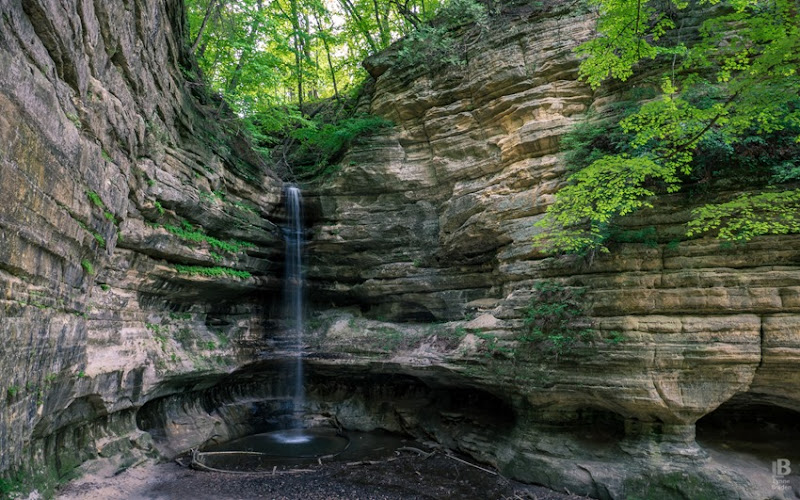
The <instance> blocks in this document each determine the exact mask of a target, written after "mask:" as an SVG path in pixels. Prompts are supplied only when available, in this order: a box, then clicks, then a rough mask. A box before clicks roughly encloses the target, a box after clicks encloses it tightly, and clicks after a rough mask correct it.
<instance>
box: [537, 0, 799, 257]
mask: <svg viewBox="0 0 800 500" xmlns="http://www.w3.org/2000/svg"><path fill="white" fill-rule="evenodd" d="M590 3H591V4H592V5H593V6H595V7H596V8H597V9H598V12H599V20H598V23H597V35H596V37H595V38H594V39H592V40H591V41H589V42H586V43H584V44H582V45H581V46H580V47H579V48H578V50H577V52H578V53H579V54H580V55H581V56H583V57H584V60H583V62H582V64H581V69H580V75H581V78H582V79H583V80H584V81H586V82H588V83H589V84H590V85H591V86H592V87H593V88H597V87H598V86H600V85H602V84H603V83H604V82H605V81H607V80H609V79H617V80H622V81H625V80H627V79H628V78H630V77H631V76H633V75H634V74H635V72H636V70H637V69H639V68H640V67H641V66H642V64H643V62H644V61H645V60H653V59H654V60H655V61H654V62H653V63H650V65H658V67H663V68H666V71H665V72H664V75H663V77H662V80H661V84H660V90H661V95H660V96H659V97H658V98H656V99H653V100H650V101H649V102H646V103H645V104H643V105H642V106H641V107H640V108H639V110H638V111H637V112H635V113H633V114H631V115H629V116H627V117H626V118H624V119H623V120H622V121H621V122H620V123H619V126H620V128H621V130H622V131H623V132H624V133H625V134H627V135H628V136H629V148H628V151H625V152H621V153H616V154H607V155H604V156H602V157H600V158H597V159H594V160H593V161H592V162H591V163H590V164H589V165H587V166H586V167H584V168H582V169H580V170H578V171H576V172H575V173H573V174H572V175H571V176H570V177H569V179H568V180H569V183H568V185H567V186H566V187H565V188H563V189H562V190H561V191H560V192H559V193H558V195H557V199H556V202H555V203H554V204H553V205H552V206H551V207H550V209H549V210H548V213H547V215H546V216H545V218H544V219H543V220H542V221H540V222H539V223H538V226H539V227H541V228H542V229H543V231H542V233H540V234H539V235H537V237H536V238H535V242H536V244H538V245H541V246H543V247H545V248H547V249H548V250H550V251H553V252H576V253H582V252H595V251H598V250H600V251H607V248H606V246H605V242H606V240H607V238H608V234H609V227H610V226H611V225H612V224H613V223H614V221H615V219H617V218H618V217H621V216H625V215H627V214H630V213H632V212H634V211H635V210H638V209H639V208H642V207H648V206H651V202H650V201H649V199H650V198H651V197H652V196H653V195H654V194H656V193H659V192H675V191H678V190H679V189H680V188H681V186H682V184H684V183H685V182H686V181H687V180H689V179H691V178H692V176H695V177H696V176H697V175H698V173H699V168H698V167H699V166H700V165H702V164H703V161H704V160H703V159H702V158H700V159H698V155H699V154H702V155H701V156H706V155H705V154H704V153H706V152H707V151H708V150H709V148H712V149H713V147H716V150H717V151H722V152H725V150H726V149H729V150H730V151H734V150H736V149H737V148H739V149H740V150H742V149H745V148H746V146H747V144H748V143H751V142H752V140H753V138H760V139H762V140H766V139H765V138H767V139H770V140H782V139H785V138H786V137H791V138H792V140H793V141H795V144H794V145H793V146H789V147H788V150H789V151H791V153H790V154H788V155H786V156H788V157H789V158H791V157H792V156H794V157H795V158H796V156H797V155H796V153H798V152H800V149H799V148H797V141H800V75H799V74H798V68H799V67H800V18H798V15H799V13H798V6H797V3H796V2H795V1H794V0H699V1H697V2H685V1H681V0H672V1H671V2H666V3H665V2H656V1H634V0H591V2H590ZM691 15H694V16H702V17H703V18H704V19H705V20H704V21H703V22H702V23H701V25H700V27H699V29H697V30H696V32H691V30H684V29H681V28H679V20H680V19H684V18H686V17H688V16H691ZM709 89H711V90H710V91H709ZM715 145H716V146H715ZM728 154H729V153H728ZM769 159H770V160H775V161H762V162H760V165H761V166H765V167H766V168H768V169H774V170H775V172H774V175H773V176H772V182H773V183H774V182H780V181H782V180H784V181H785V180H796V179H797V177H795V175H796V172H797V171H798V169H797V165H796V164H795V163H794V162H793V161H792V160H791V159H786V158H782V157H781V155H780V154H773V155H772V156H770V158H769ZM776 162H777V163H776ZM734 163H735V162H734ZM740 163H741V162H740ZM722 175H725V172H723V173H722ZM751 175H753V176H754V177H757V173H755V172H751ZM781 175H782V176H783V177H781ZM798 197H800V191H798V190H796V189H795V190H788V191H785V190H784V191H775V192H767V193H763V194H759V195H753V194H742V195H741V196H740V197H738V198H737V199H735V200H733V201H730V202H726V203H722V204H717V205H713V204H710V205H706V206H705V207H702V208H700V209H698V210H697V211H695V214H694V215H695V218H694V220H693V221H692V222H691V223H690V225H689V227H690V229H689V235H696V234H701V233H705V232H715V233H717V235H718V236H719V237H720V238H723V239H732V240H738V241H746V240H748V239H750V238H752V237H753V236H757V235H761V234H776V233H777V234H780V233H787V232H800V226H798V222H797V217H796V216H795V213H796V209H797V208H798V201H797V200H798Z"/></svg>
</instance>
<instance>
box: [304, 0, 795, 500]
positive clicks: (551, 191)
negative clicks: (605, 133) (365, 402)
mask: <svg viewBox="0 0 800 500" xmlns="http://www.w3.org/2000/svg"><path fill="white" fill-rule="evenodd" d="M593 26H594V24H593V16H592V15H591V14H590V13H587V12H585V11H581V9H580V8H579V7H575V6H574V5H572V6H567V5H558V4H554V3H551V4H548V5H547V7H541V6H539V7H536V6H532V5H519V4H518V5H517V6H516V7H508V8H507V9H506V10H505V11H504V12H503V13H501V14H500V15H498V16H495V17H493V18H492V23H491V25H490V27H489V28H488V29H486V30H484V31H479V30H478V29H477V28H471V29H467V30H464V31H463V32H462V33H461V35H460V38H459V43H458V46H459V47H461V46H463V47H465V62H464V64H463V65H461V66H450V67H448V68H445V69H442V68H438V69H437V68H426V67H420V66H415V67H412V66H407V65H402V64H400V63H398V62H397V59H392V54H391V51H390V52H389V53H388V54H383V55H381V56H378V57H375V58H373V59H371V60H369V61H367V63H366V67H367V69H368V71H369V72H370V74H371V76H372V77H373V79H374V80H373V82H372V85H373V86H374V87H373V94H372V97H371V99H370V100H369V102H368V103H367V104H366V105H365V109H368V110H369V111H370V112H371V113H374V114H377V115H380V116H382V117H385V118H388V119H390V120H392V121H393V122H394V123H395V127H393V128H392V129H391V130H390V131H387V132H385V133H381V134H379V135H378V136H377V137H374V138H372V139H370V140H367V141H365V142H364V143H362V144H360V145H358V146H356V147H354V148H353V149H352V150H351V151H350V152H349V154H348V156H347V157H346V158H345V159H344V160H343V162H342V167H341V170H340V171H339V172H338V173H337V174H336V175H334V176H333V177H332V178H331V179H327V180H325V181H324V182H322V183H320V185H319V186H316V187H315V188H314V189H313V190H312V191H313V192H314V193H313V194H314V195H316V196H317V197H318V201H317V203H318V206H317V207H316V215H315V217H316V220H315V221H314V226H313V238H312V240H311V243H310V250H309V259H310V261H311V264H310V269H309V278H310V280H311V286H312V287H313V289H314V293H313V294H312V296H314V297H317V298H318V302H319V306H320V308H326V307H330V305H332V304H333V305H337V306H348V305H353V306H354V307H355V306H358V307H357V309H354V311H357V312H355V313H354V314H355V317H358V316H359V315H360V314H363V315H365V316H366V317H368V318H370V319H371V320H379V322H378V323H375V325H373V330H372V335H373V338H375V337H378V338H380V337H381V335H382V332H381V328H382V327H380V326H379V325H380V321H383V322H390V323H391V322H397V321H401V322H425V323H427V324H428V325H430V326H429V327H428V329H427V330H425V329H423V328H418V329H417V330H416V331H417V333H418V334H419V336H418V338H417V339H416V341H407V342H406V345H400V346H398V345H399V342H395V343H394V344H392V342H391V334H387V333H386V332H383V336H384V337H385V338H388V339H389V340H388V343H389V344H391V347H392V348H389V349H387V348H384V349H381V348H380V345H379V343H376V342H374V341H373V342H372V346H371V347H372V348H374V349H375V350H376V352H381V351H384V352H389V353H390V354H385V355H386V356H387V358H388V359H387V360H386V362H387V363H396V364H397V365H398V366H406V365H411V366H412V367H410V368H408V373H413V372H414V371H415V370H417V371H418V370H420V369H423V370H424V369H431V370H435V369H436V368H437V367H438V368H442V369H444V371H445V372H446V373H452V372H456V373H458V374H459V375H460V376H462V377H464V379H466V380H468V381H469V382H462V383H463V384H467V385H473V386H480V387H482V388H483V389H484V390H486V391H488V392H490V393H493V394H497V395H503V396H502V397H503V399H504V400H505V401H507V402H509V404H511V406H512V407H513V408H514V412H515V414H516V415H517V417H518V418H517V421H516V424H515V431H508V432H506V433H505V438H504V439H496V440H495V441H493V442H494V443H495V444H494V445H487V444H486V442H485V441H484V440H483V439H480V438H477V437H475V436H473V437H475V439H476V441H478V442H480V443H481V445H471V444H470V443H469V440H470V439H471V438H466V437H465V438H464V439H462V440H461V441H460V443H461V444H460V447H461V449H465V450H470V452H471V453H472V454H473V455H474V456H476V457H482V458H483V459H484V460H488V461H490V462H491V463H493V464H495V465H496V466H498V467H499V468H500V470H501V471H504V472H507V473H509V474H511V475H512V476H514V477H518V478H524V479H525V480H528V481H534V482H541V483H543V484H548V485H550V486H552V487H563V486H565V485H567V486H568V487H569V489H570V491H578V492H582V493H587V494H591V495H593V496H600V497H605V496H607V495H610V496H613V497H621V498H622V497H626V496H628V497H635V496H637V495H641V496H642V497H648V498H656V497H659V496H664V497H671V496H675V497H678V498H680V497H681V495H684V496H685V497H686V498H699V497H701V496H702V495H703V494H706V495H710V497H715V498H716V497H725V498H728V497H738V496H741V497H742V498H755V497H759V498H761V497H762V496H763V497H770V496H772V495H774V496H776V497H780V496H781V495H787V496H788V497H790V498H794V495H796V494H797V491H796V488H797V484H795V486H794V488H795V491H794V492H793V491H792V490H791V488H788V487H787V488H786V489H785V490H782V489H781V488H780V487H778V488H775V487H773V486H774V485H773V484H772V483H771V481H772V475H771V468H770V462H771V461H774V460H776V459H778V458H780V457H779V455H785V454H791V451H790V450H787V449H770V450H763V454H762V456H761V462H758V465H757V466H754V470H750V469H747V468H745V469H747V470H745V469H743V470H740V471H738V472H736V471H735V470H733V471H730V470H727V469H726V465H723V464H725V463H726V460H725V459H723V458H720V457H719V456H717V455H715V453H716V451H715V450H716V448H715V447H714V446H712V445H711V444H709V445H708V446H703V445H702V443H703V441H704V440H707V439H710V437H709V433H710V434H713V433H714V432H713V430H709V427H708V426H707V425H705V424H704V422H712V421H713V422H717V423H719V422H721V421H723V420H726V419H727V420H728V422H727V423H728V424H730V423H731V422H733V421H737V422H743V421H745V420H747V419H751V420H747V421H748V422H749V424H747V425H750V429H751V431H752V432H753V433H754V434H753V435H752V436H751V438H752V440H753V441H759V440H761V441H766V442H775V441H781V440H783V439H795V437H794V436H795V434H794V431H788V430H787V432H784V433H779V434H777V436H781V437H776V435H772V436H771V437H765V436H762V435H761V434H758V433H759V432H761V431H762V430H763V429H764V428H765V427H767V423H766V422H767V421H770V419H771V418H772V417H771V414H772V412H774V413H776V414H779V415H784V412H786V414H788V415H794V417H792V418H795V417H796V416H798V414H797V413H794V412H797V411H800V398H798V394H800V392H798V389H800V387H798V383H797V377H796V376H795V372H794V370H793V369H792V368H791V367H792V366H793V364H794V363H795V362H796V360H797V356H798V353H800V350H798V348H800V314H799V313H800V272H799V271H800V238H799V237H798V236H796V235H786V236H771V237H763V238H757V239H755V240H753V241H751V242H749V243H748V244H745V245H727V246H726V245H723V244H721V243H720V242H719V241H718V240H715V239H713V238H710V237H704V238H700V237H694V238H688V237H687V236H686V225H685V223H686V221H687V220H688V218H689V215H690V212H691V209H692V208H694V207H697V206H699V204H702V203H705V202H708V201H709V200H714V199H723V198H724V197H725V196H727V195H729V193H725V192H724V191H723V190H722V189H721V188H716V187H712V188H711V189H710V190H707V191H706V192H704V193H703V192H700V193H698V192H697V191H693V190H687V192H685V193H679V194H676V195H668V196H662V197H660V198H659V199H658V200H656V201H655V207H654V208H653V209H652V210H646V211H642V212H641V213H639V214H637V215H636V216H634V217H629V218H628V219H626V220H623V221H621V223H622V225H623V230H624V231H625V234H627V237H620V238H618V240H617V242H616V243H613V244H612V246H611V252H610V253H609V254H607V255H606V254H600V255H598V256H597V257H596V258H594V259H593V260H590V259H584V258H578V257H551V256H547V255H545V254H542V253H541V252H540V251H539V250H537V248H535V247H534V246H533V245H532V238H533V236H534V235H535V234H536V231H537V228H535V226H534V224H535V223H536V222H537V221H539V220H540V219H541V218H542V216H543V213H544V212H545V210H546V208H547V206H548V205H549V204H550V203H552V201H553V198H554V195H555V193H556V192H557V191H558V189H559V188H560V186H562V185H563V184H564V182H565V179H566V173H567V172H566V165H565V161H564V157H563V153H560V152H559V142H560V139H561V138H562V137H563V136H564V134H565V133H567V132H568V131H569V130H570V129H571V128H572V127H574V126H575V125H577V124H580V123H585V122H586V121H587V120H602V119H604V118H607V117H613V116H614V115H615V113H617V112H618V111H617V110H618V109H619V108H620V106H621V105H624V104H625V101H626V100H629V99H632V97H631V96H634V95H638V94H642V92H640V90H642V89H646V88H647V87H649V86H650V85H652V82H651V81H648V80H647V78H641V79H638V80H637V79H634V80H631V81H629V82H626V83H624V84H615V85H612V86H609V87H606V88H601V89H600V90H598V91H592V90H591V89H590V88H589V87H588V85H585V84H583V83H581V82H579V81H578V78H577V77H578V60H577V59H576V57H575V55H574V53H573V49H574V48H575V47H576V46H577V44H579V43H580V42H581V41H584V40H587V39H588V38H589V37H590V36H592V34H593ZM651 80H652V79H651ZM544 282H554V283H556V284H557V286H559V287H563V288H564V289H566V290H572V291H575V292H576V293H579V292H580V293H582V294H584V295H581V297H582V298H581V301H582V303H583V304H584V305H585V307H586V311H587V312H586V316H587V318H585V319H586V321H587V322H588V323H590V324H592V325H593V327H594V329H595V330H596V331H597V334H596V337H595V338H594V339H593V340H592V341H590V342H587V343H586V344H584V345H583V346H581V347H579V348H577V349H576V350H575V351H573V352H572V353H569V354H568V355H566V356H562V357H560V359H559V358H557V357H555V356H553V355H552V354H548V353H547V351H546V344H545V343H543V342H531V341H530V339H526V334H527V331H528V329H527V327H526V326H525V316H526V314H527V311H529V310H530V308H531V305H532V304H531V300H535V299H537V298H538V297H540V294H538V293H537V291H536V290H537V286H542V284H543V283H544ZM533 305H535V304H533ZM322 317H324V315H323V316H322ZM335 318H336V315H335V314H334V315H333V318H331V317H327V319H326V321H328V322H329V323H330V324H325V325H323V326H322V327H321V330H320V338H321V339H323V340H322V342H323V345H326V344H325V343H326V342H328V344H327V345H328V347H326V348H325V349H327V350H331V351H336V350H337V349H339V350H344V349H347V348H346V347H343V345H347V344H348V342H349V340H348V339H349V338H351V337H355V338H360V339H361V340H360V342H361V344H360V345H359V348H361V349H363V348H364V343H367V340H366V339H365V338H364V337H359V336H358V335H359V333H358V331H359V330H360V329H363V328H364V327H365V326H364V325H358V326H356V327H355V328H349V327H348V326H347V322H346V321H343V320H338V321H337V320H336V319H335ZM442 322H445V323H442ZM383 328H385V327H383ZM405 334H406V335H407V334H408V333H407V332H406V333H405ZM405 338H407V337H405ZM443 339H448V340H447V341H446V342H445V341H443ZM386 342H387V341H384V343H386ZM353 348H354V346H352V345H351V346H350V349H353ZM424 366H428V368H423V367H424ZM717 409H719V412H717V413H712V412H715V410H717ZM710 414H711V415H710ZM522 415H524V417H522ZM588 415H592V416H591V417H588ZM707 415H710V416H708V418H707V419H706V420H703V421H701V424H702V425H699V426H698V429H700V431H701V432H700V435H698V436H697V441H696V439H695V424H696V422H697V421H698V420H700V419H702V418H703V417H704V416H707ZM719 416H722V420H720V419H719V418H718V417H719ZM585 418H588V421H587V420H583V422H584V423H583V424H582V425H584V427H595V428H600V429H603V428H605V429H607V430H609V432H610V433H611V434H613V433H614V432H616V431H613V432H612V431H611V430H612V429H617V431H619V432H620V433H621V437H619V442H618V443H617V445H616V446H617V448H616V450H617V452H618V453H617V454H613V453H612V454H605V452H602V451H598V450H596V449H593V448H592V446H591V445H590V444H589V443H587V442H576V439H577V440H578V441H580V439H578V438H575V437H573V438H565V437H561V438H554V437H553V436H556V435H559V434H558V433H557V432H555V431H554V430H553V428H554V427H553V426H555V427H558V426H561V425H563V426H564V428H569V426H570V425H573V424H574V422H577V421H582V420H581V419H585ZM715 419H716V420H715ZM776 419H778V420H780V418H778V417H776ZM742 425H743V426H745V427H746V425H745V424H742ZM721 428H725V425H722V424H721V425H720V429H721ZM727 430H728V431H730V433H729V434H728V436H729V437H730V439H732V440H733V439H734V434H735V432H734V431H733V430H731V429H727ZM707 431H708V433H707ZM562 436H563V435H562ZM756 436H760V437H756ZM790 436H792V437H790ZM559 440H560V441H561V442H559ZM456 441H459V440H456ZM490 441H491V440H490ZM698 442H700V443H701V445H698V444H697V443H698ZM567 443H569V444H567ZM490 450H492V451H490ZM578 450H580V451H578ZM612 455H614V456H613V457H612ZM626 457H627V458H626ZM632 457H636V458H632ZM740 458H741V457H740ZM728 463H729V462H728ZM754 463H756V462H754ZM610 470H611V471H613V472H609V471H610ZM673 474H676V475H677V476H675V477H679V478H683V479H682V480H681V481H677V482H678V483H681V484H683V486H680V485H678V486H676V485H675V484H673V483H675V481H674V479H675V477H673V476H672V475H673ZM737 474H738V475H737ZM645 477H646V478H648V479H647V480H643V479H641V478H645ZM637 478H638V479H637ZM687 478H688V479H687ZM696 478H701V479H698V482H697V484H701V483H702V484H709V485H711V484H716V485H725V486H724V487H723V486H720V487H721V488H722V489H721V490H720V491H717V492H705V493H702V492H700V490H692V489H691V488H692V487H693V486H691V485H690V483H691V484H694V481H695V479H696ZM637 481H639V482H637Z"/></svg>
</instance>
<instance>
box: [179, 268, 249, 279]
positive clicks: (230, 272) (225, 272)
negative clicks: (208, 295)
mask: <svg viewBox="0 0 800 500" xmlns="http://www.w3.org/2000/svg"><path fill="white" fill-rule="evenodd" d="M175 270H176V271H178V272H179V273H183V274H189V275H200V276H210V277H221V276H230V277H233V278H241V279H247V278H250V277H252V274H250V273H249V272H247V271H240V270H238V269H231V268H229V267H219V266H215V267H205V266H184V265H180V264H178V265H176V266H175Z"/></svg>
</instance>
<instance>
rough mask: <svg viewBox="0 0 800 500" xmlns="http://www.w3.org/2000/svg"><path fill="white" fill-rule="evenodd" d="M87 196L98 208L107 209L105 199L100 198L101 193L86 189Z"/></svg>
mask: <svg viewBox="0 0 800 500" xmlns="http://www.w3.org/2000/svg"><path fill="white" fill-rule="evenodd" d="M86 197H87V198H89V201H91V202H92V204H94V205H95V206H96V207H97V208H100V209H103V210H105V209H106V206H105V204H103V200H102V199H101V198H100V195H99V194H97V193H96V192H94V191H86Z"/></svg>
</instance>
